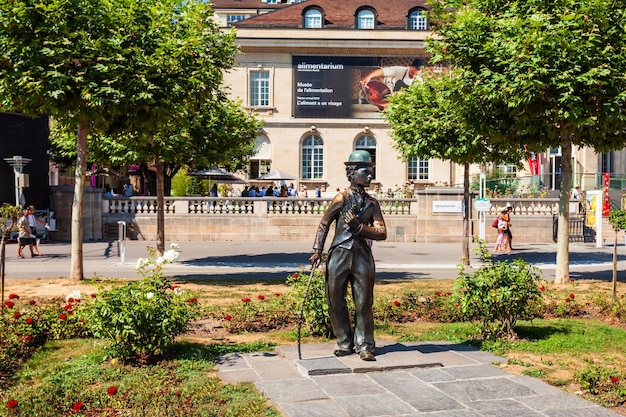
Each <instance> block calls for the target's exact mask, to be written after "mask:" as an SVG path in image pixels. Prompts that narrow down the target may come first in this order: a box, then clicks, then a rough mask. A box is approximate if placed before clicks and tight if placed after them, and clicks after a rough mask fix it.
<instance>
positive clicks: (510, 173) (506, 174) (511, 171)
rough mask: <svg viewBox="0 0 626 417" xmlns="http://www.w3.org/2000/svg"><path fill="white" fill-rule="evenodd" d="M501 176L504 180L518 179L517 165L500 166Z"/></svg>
mask: <svg viewBox="0 0 626 417" xmlns="http://www.w3.org/2000/svg"><path fill="white" fill-rule="evenodd" d="M498 169H499V170H500V175H502V177H503V178H515V177H517V165H515V164H502V165H498Z"/></svg>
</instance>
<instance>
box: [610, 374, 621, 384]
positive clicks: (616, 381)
mask: <svg viewBox="0 0 626 417" xmlns="http://www.w3.org/2000/svg"><path fill="white" fill-rule="evenodd" d="M611 382H612V383H614V384H617V383H618V382H619V378H618V377H616V376H612V377H611Z"/></svg>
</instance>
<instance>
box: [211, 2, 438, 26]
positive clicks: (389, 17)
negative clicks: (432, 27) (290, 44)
mask: <svg viewBox="0 0 626 417" xmlns="http://www.w3.org/2000/svg"><path fill="white" fill-rule="evenodd" d="M223 1H224V0H223ZM242 1H244V0H242ZM257 1H258V0H257ZM231 2H235V0H231ZM312 6H314V7H317V8H319V9H321V10H322V12H323V14H324V28H346V29H348V28H349V29H353V28H354V25H355V15H356V12H357V10H358V9H360V8H362V7H368V8H372V9H374V10H375V11H376V14H377V18H378V19H377V20H378V21H377V28H378V29H406V26H407V21H406V18H407V15H408V13H409V11H410V10H411V9H414V8H424V9H427V8H429V7H428V5H427V3H426V0H306V1H304V2H302V3H296V4H291V5H288V6H287V7H284V8H282V9H280V10H276V11H273V12H271V13H266V14H263V15H260V16H255V17H251V18H249V19H245V20H242V21H239V22H237V23H236V24H235V26H237V27H273V28H278V27H283V28H298V27H302V14H303V11H304V9H306V8H310V7H312ZM308 30H315V29H308Z"/></svg>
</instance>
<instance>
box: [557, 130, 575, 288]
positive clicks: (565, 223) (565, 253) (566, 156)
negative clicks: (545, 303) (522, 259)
mask: <svg viewBox="0 0 626 417" xmlns="http://www.w3.org/2000/svg"><path fill="white" fill-rule="evenodd" d="M572 136H573V133H572V132H571V130H570V129H569V128H568V127H564V128H562V130H561V190H560V192H559V228H558V231H557V241H556V271H555V274H554V282H555V284H563V283H566V282H569V192H570V189H571V188H572Z"/></svg>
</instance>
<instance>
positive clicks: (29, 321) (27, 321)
mask: <svg viewBox="0 0 626 417" xmlns="http://www.w3.org/2000/svg"><path fill="white" fill-rule="evenodd" d="M34 321H35V320H33V318H32V317H29V318H27V319H26V321H25V323H26V324H33V322H34Z"/></svg>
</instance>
